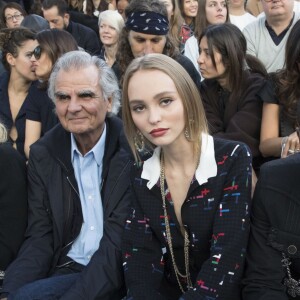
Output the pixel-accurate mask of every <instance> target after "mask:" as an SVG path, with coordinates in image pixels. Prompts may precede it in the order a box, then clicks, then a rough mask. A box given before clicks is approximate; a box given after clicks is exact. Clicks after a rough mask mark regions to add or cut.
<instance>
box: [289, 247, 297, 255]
mask: <svg viewBox="0 0 300 300" xmlns="http://www.w3.org/2000/svg"><path fill="white" fill-rule="evenodd" d="M287 250H288V253H289V254H292V255H293V254H295V253H296V252H297V247H296V246H294V245H289V246H288V248H287Z"/></svg>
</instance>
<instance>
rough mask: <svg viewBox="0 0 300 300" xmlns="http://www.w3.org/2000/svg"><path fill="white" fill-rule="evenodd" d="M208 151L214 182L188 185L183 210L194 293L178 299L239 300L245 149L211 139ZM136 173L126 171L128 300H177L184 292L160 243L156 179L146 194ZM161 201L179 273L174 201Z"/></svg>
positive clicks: (245, 229) (246, 195)
mask: <svg viewBox="0 0 300 300" xmlns="http://www.w3.org/2000/svg"><path fill="white" fill-rule="evenodd" d="M214 149H215V160H216V163H217V175H216V176H213V177H210V178H208V180H207V182H205V181H204V182H203V184H201V185H200V184H199V183H198V181H197V180H195V179H193V181H192V182H191V185H190V188H189V191H188V193H187V198H186V199H185V201H184V203H183V205H182V208H181V216H182V222H183V225H184V226H185V228H186V229H187V231H188V234H189V240H190V272H191V278H192V282H193V288H194V289H193V290H190V291H188V292H187V293H185V294H183V295H182V296H181V298H180V299H182V300H183V299H184V300H192V299H197V300H208V299H211V300H217V299H222V300H240V296H241V285H240V280H241V277H242V273H243V266H244V259H245V253H246V247H247V242H248V234H249V227H250V226H249V222H250V220H249V214H248V208H249V205H250V203H249V201H250V189H251V155H250V154H249V150H248V148H247V147H246V146H245V145H244V144H242V143H240V144H238V143H236V142H232V141H226V140H221V139H214ZM153 164H154V162H153ZM208 168H209V167H208ZM141 173H142V167H140V166H136V167H135V168H133V170H132V175H131V182H132V193H133V195H132V210H131V214H130V216H129V217H128V220H127V224H126V227H125V228H126V229H125V232H124V238H123V247H122V250H123V260H124V274H125V280H126V286H127V288H128V295H127V296H128V298H127V299H130V300H131V299H134V300H154V299H155V300H158V299H161V300H162V299H164V300H167V299H168V300H174V299H179V297H180V295H181V294H182V293H181V292H180V290H179V288H178V283H177V281H176V277H175V274H174V270H173V266H172V262H171V257H170V254H169V249H168V245H167V242H166V236H165V224H164V217H163V216H164V213H163V208H162V197H161V192H160V186H159V179H158V182H157V183H156V184H155V185H154V186H153V187H152V188H151V189H150V190H149V189H148V187H147V183H148V180H146V179H142V178H141ZM166 198H167V200H166V205H167V211H168V215H169V221H170V229H171V235H172V241H173V249H174V255H175V258H176V262H177V265H178V266H179V269H180V270H181V272H183V273H185V269H184V259H183V257H184V254H183V244H184V241H183V236H182V234H181V231H180V225H179V223H178V221H177V218H176V215H175V211H174V208H173V205H172V200H171V199H170V198H169V197H168V195H167V196H166ZM220 283H221V284H220Z"/></svg>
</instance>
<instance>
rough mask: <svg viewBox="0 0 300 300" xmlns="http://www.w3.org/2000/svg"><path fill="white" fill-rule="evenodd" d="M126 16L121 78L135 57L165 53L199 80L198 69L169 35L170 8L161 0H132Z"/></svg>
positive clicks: (120, 50) (122, 42)
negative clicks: (168, 9)
mask: <svg viewBox="0 0 300 300" xmlns="http://www.w3.org/2000/svg"><path fill="white" fill-rule="evenodd" d="M126 17H127V21H126V23H125V27H124V28H123V30H122V32H121V34H120V41H119V48H118V52H117V62H118V66H119V68H120V78H119V79H120V82H122V76H123V75H124V73H125V70H126V68H127V67H128V65H129V64H130V62H131V61H132V60H133V59H134V58H135V57H140V56H144V55H146V54H148V53H163V54H165V55H168V56H170V57H171V58H173V59H175V60H176V61H177V62H179V63H180V64H181V65H182V66H184V68H185V69H186V70H187V71H188V73H189V74H190V76H191V77H192V78H193V80H194V82H195V83H196V84H199V83H200V76H199V73H198V72H197V70H196V69H195V67H194V66H193V64H192V63H191V62H190V60H189V59H187V58H186V57H185V56H183V55H181V54H180V52H179V50H178V48H177V47H176V45H175V43H174V42H173V40H172V38H171V37H170V34H169V21H168V13H167V9H166V6H165V5H164V4H163V3H162V2H161V1H160V0H132V1H131V2H130V3H129V5H128V6H127V8H126ZM149 20H150V23H149Z"/></svg>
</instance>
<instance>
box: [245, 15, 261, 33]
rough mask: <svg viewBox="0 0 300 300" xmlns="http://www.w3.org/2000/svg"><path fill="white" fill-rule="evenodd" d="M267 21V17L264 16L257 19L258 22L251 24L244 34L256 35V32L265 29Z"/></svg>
mask: <svg viewBox="0 0 300 300" xmlns="http://www.w3.org/2000/svg"><path fill="white" fill-rule="evenodd" d="M265 21H266V17H265V16H262V17H260V18H256V20H254V21H252V22H251V23H249V24H248V25H247V26H245V28H244V29H243V33H244V34H245V33H246V34H247V33H248V34H249V33H253V34H254V33H255V31H259V30H262V29H265Z"/></svg>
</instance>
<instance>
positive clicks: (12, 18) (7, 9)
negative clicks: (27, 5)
mask: <svg viewBox="0 0 300 300" xmlns="http://www.w3.org/2000/svg"><path fill="white" fill-rule="evenodd" d="M26 15H27V14H26V11H25V10H24V9H23V7H22V6H21V5H19V4H18V3H15V2H10V3H7V4H6V5H4V6H3V8H2V13H1V19H2V24H5V26H6V28H16V27H20V24H21V22H22V21H23V19H24V17H25V16H26Z"/></svg>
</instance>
